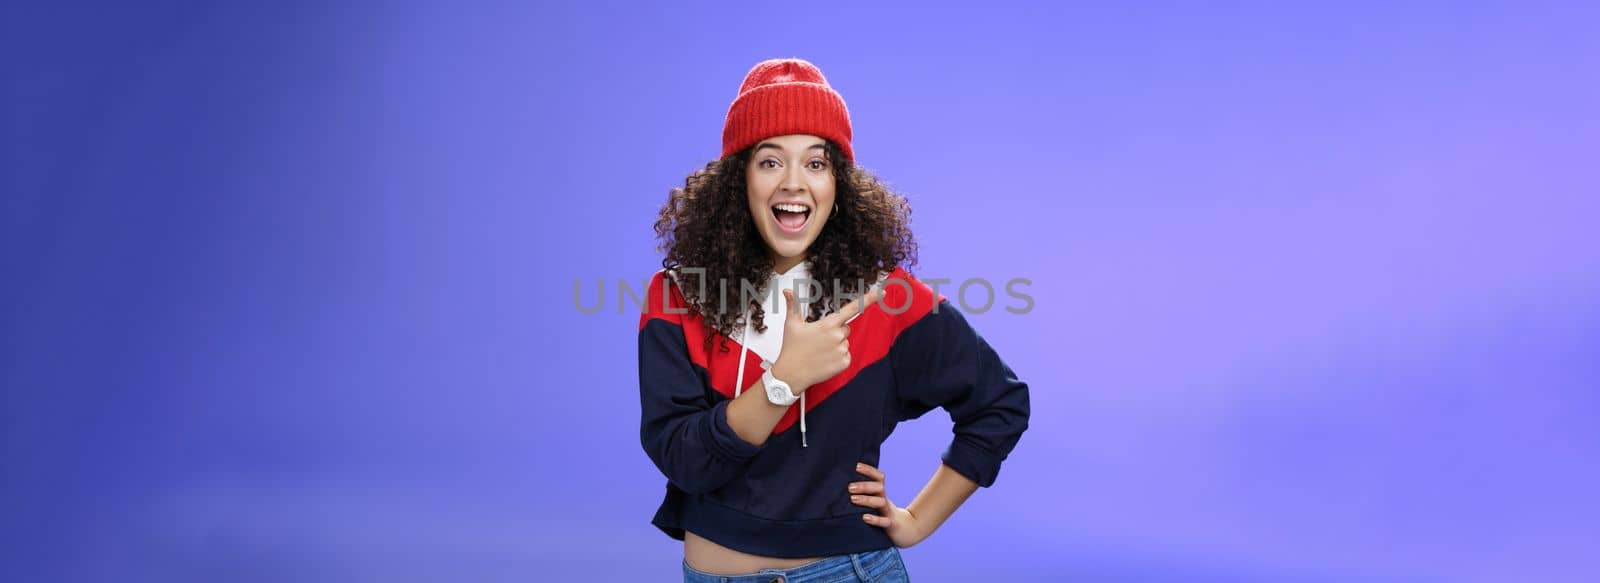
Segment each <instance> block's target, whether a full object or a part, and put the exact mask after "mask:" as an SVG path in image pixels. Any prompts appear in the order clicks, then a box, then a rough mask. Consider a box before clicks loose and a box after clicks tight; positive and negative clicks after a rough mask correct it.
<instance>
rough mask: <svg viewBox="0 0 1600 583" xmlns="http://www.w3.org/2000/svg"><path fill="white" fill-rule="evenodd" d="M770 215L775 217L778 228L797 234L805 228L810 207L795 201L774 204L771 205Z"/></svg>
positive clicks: (808, 219)
mask: <svg viewBox="0 0 1600 583" xmlns="http://www.w3.org/2000/svg"><path fill="white" fill-rule="evenodd" d="M772 216H773V218H775V219H777V221H778V228H779V229H781V230H782V231H783V232H785V233H788V234H791V235H797V234H799V233H800V232H801V231H804V230H805V228H806V223H807V222H808V221H810V220H811V207H808V206H806V205H803V204H795V203H783V204H775V205H772Z"/></svg>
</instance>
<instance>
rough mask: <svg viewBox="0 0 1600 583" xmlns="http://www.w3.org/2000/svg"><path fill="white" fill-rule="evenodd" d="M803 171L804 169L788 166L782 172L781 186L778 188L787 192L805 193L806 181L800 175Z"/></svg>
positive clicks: (792, 165)
mask: <svg viewBox="0 0 1600 583" xmlns="http://www.w3.org/2000/svg"><path fill="white" fill-rule="evenodd" d="M804 171H805V169H804V168H800V167H798V166H796V165H794V164H790V165H789V167H788V168H787V169H785V170H784V171H783V184H782V185H781V186H780V188H782V189H783V190H786V191H789V192H805V189H806V181H805V179H804V177H803V176H802V175H801V173H802V172H804Z"/></svg>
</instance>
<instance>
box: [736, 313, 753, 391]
mask: <svg viewBox="0 0 1600 583" xmlns="http://www.w3.org/2000/svg"><path fill="white" fill-rule="evenodd" d="M739 344H743V345H744V349H743V350H740V351H739V380H738V381H735V382H734V383H733V398H735V399H737V398H739V393H742V392H744V361H745V357H747V356H749V355H750V316H749V315H748V314H746V315H745V317H744V335H743V336H740V337H739Z"/></svg>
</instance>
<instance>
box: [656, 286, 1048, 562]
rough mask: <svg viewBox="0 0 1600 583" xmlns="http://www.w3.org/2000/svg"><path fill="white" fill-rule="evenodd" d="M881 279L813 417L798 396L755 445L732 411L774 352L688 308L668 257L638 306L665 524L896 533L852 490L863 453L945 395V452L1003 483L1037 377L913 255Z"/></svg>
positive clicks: (855, 543)
mask: <svg viewBox="0 0 1600 583" xmlns="http://www.w3.org/2000/svg"><path fill="white" fill-rule="evenodd" d="M881 288H882V289H883V290H884V297H883V299H882V300H880V301H879V302H878V304H876V305H874V306H872V307H870V308H868V309H867V310H866V311H865V312H863V313H862V314H861V315H860V316H859V317H857V318H856V319H855V320H854V321H852V322H851V323H850V324H849V326H850V328H851V330H850V355H851V360H850V366H849V367H847V368H846V369H845V370H844V371H843V372H840V373H839V374H838V375H835V376H834V377H833V378H831V379H828V380H826V381H823V382H821V383H818V384H816V385H813V386H812V387H811V388H809V389H808V390H807V391H806V400H805V402H804V406H805V407H806V415H805V417H804V419H803V420H801V416H800V414H799V413H800V412H799V408H800V407H801V406H802V405H801V403H800V402H796V403H795V404H794V405H791V406H790V407H789V411H788V412H786V413H785V414H784V416H783V418H782V419H781V420H780V421H778V424H777V426H776V427H774V428H773V430H772V435H771V437H769V438H768V439H767V441H766V442H765V443H764V444H762V445H760V446H757V445H754V444H751V443H749V442H747V441H744V440H743V439H742V438H740V437H739V436H738V434H736V433H734V431H733V428H732V427H731V426H729V425H728V403H729V401H730V400H731V399H733V398H734V396H735V394H736V393H737V392H738V390H737V389H736V388H735V387H739V388H748V387H749V386H750V385H751V384H753V383H755V382H756V381H757V380H759V379H760V377H761V374H762V373H763V372H764V371H765V369H764V368H763V364H764V363H763V359H762V358H761V356H760V355H758V354H756V353H755V352H753V351H745V350H741V348H742V346H741V345H740V344H739V343H738V342H737V341H736V340H735V339H732V338H728V337H726V336H724V335H722V334H721V333H719V332H717V331H715V329H713V328H711V327H709V326H708V325H707V324H706V322H705V321H704V319H703V318H702V317H701V316H700V315H699V314H698V313H697V312H695V311H693V310H690V309H688V308H687V302H686V301H685V300H684V297H683V295H682V293H681V290H679V288H678V286H677V283H676V278H675V277H673V276H672V275H670V274H669V273H668V272H667V270H662V271H659V272H657V273H656V274H655V276H654V277H653V278H652V279H651V281H650V286H649V289H648V291H647V296H648V297H647V299H646V301H645V303H646V309H645V311H644V313H642V314H641V315H640V318H639V401H640V413H641V419H640V426H639V439H640V442H641V443H642V444H643V446H644V451H645V453H646V454H647V455H648V456H649V458H650V461H652V462H654V463H655V465H656V468H658V469H660V470H661V473H662V474H663V475H664V476H666V478H667V484H666V493H665V496H664V498H663V500H662V502H661V506H660V507H659V508H658V509H657V510H656V514H655V517H654V518H653V519H652V520H651V523H652V524H654V525H655V526H656V527H658V528H660V529H661V531H662V532H664V533H666V534H667V535H668V536H670V537H672V538H674V539H678V540H682V539H683V538H684V532H685V531H692V532H694V533H695V534H697V535H699V536H701V537H704V538H706V539H709V540H711V541H713V542H715V543H717V544H720V545H722V546H725V547H728V548H730V549H734V550H737V551H742V552H746V553H751V554H756V555H762V556H769V557H784V558H800V557H823V556H830V555H838V554H846V553H858V552H865V551H870V550H877V549H883V548H888V547H890V546H893V544H894V543H893V542H892V541H890V540H889V537H888V535H887V534H886V533H885V531H884V530H883V529H882V528H879V527H876V526H873V525H870V524H867V523H866V522H865V521H863V520H862V519H861V515H862V514H866V513H873V512H876V510H875V509H873V508H869V507H866V506H857V505H855V504H852V503H851V502H850V493H849V492H848V491H847V490H846V487H847V486H848V485H849V483H850V482H857V481H863V480H866V479H867V478H866V477H865V476H862V475H860V474H857V473H856V471H855V464H856V463H857V462H861V463H866V464H869V465H872V466H877V465H878V455H879V448H880V447H881V445H882V444H883V442H884V440H885V439H887V438H888V437H889V434H890V433H892V432H893V431H894V429H895V426H896V425H897V424H899V423H900V422H901V421H906V420H910V419H915V418H918V417H920V416H922V415H923V414H924V413H927V412H928V411H930V410H933V409H934V408H942V409H944V410H945V411H946V412H947V413H948V414H949V415H950V419H951V421H952V422H953V424H954V429H953V435H952V438H951V441H950V444H949V446H948V447H947V448H945V450H944V452H943V453H942V454H941V455H940V458H939V459H940V461H942V463H943V464H944V465H947V466H950V468H951V469H953V470H955V471H956V472H959V473H960V474H961V475H963V476H966V477H967V478H969V479H971V480H972V481H973V482H976V483H977V484H978V485H979V486H983V487H988V486H991V485H993V484H994V482H995V479H996V477H998V475H999V473H1000V464H1001V462H1003V461H1004V460H1005V459H1006V456H1007V455H1009V454H1010V453H1011V451H1012V449H1013V448H1014V447H1016V444H1017V441H1018V440H1019V439H1020V438H1021V436H1022V433H1023V431H1025V430H1026V429H1027V427H1028V413H1029V404H1028V386H1027V384H1026V383H1024V382H1023V381H1021V380H1019V379H1018V378H1017V375H1016V374H1015V373H1013V372H1012V370H1011V368H1010V367H1009V366H1007V365H1006V364H1005V362H1003V361H1002V360H1001V358H1000V356H999V355H998V354H996V353H995V350H994V349H993V348H992V347H991V346H990V345H989V343H988V342H986V341H985V340H984V338H983V337H982V336H981V335H980V334H978V332H977V331H976V330H975V329H973V327H972V326H971V325H970V324H969V323H968V322H967V319H966V317H965V316H963V315H962V314H961V312H960V311H958V310H957V309H956V308H955V306H954V305H952V304H951V303H950V301H949V300H948V298H946V297H945V296H944V295H943V294H939V293H936V292H935V291H934V290H933V289H932V288H930V287H928V286H927V285H925V284H923V283H922V282H921V281H919V280H917V279H916V278H915V277H913V276H912V275H911V274H910V273H908V272H906V271H905V270H904V269H903V268H899V267H896V268H895V269H893V270H892V271H890V272H889V273H887V274H886V276H885V278H884V279H883V280H882V283H881ZM774 293H776V292H774ZM774 317H778V318H781V317H783V315H782V313H781V312H780V313H778V314H773V313H771V312H770V311H769V313H768V314H767V315H766V320H767V321H768V322H770V321H771V320H772V318H774ZM708 335H714V338H713V339H712V342H713V343H712V346H711V347H710V349H709V350H708V349H707V348H706V346H705V343H704V341H705V339H706V337H707V336H708ZM723 340H726V345H723V344H722V342H721V341H723ZM741 355H744V357H745V360H746V362H745V363H744V364H745V366H744V367H743V368H744V377H745V378H743V379H737V378H735V377H736V376H738V374H739V372H738V371H739V368H740V367H739V364H740V363H739V360H740V357H741ZM801 426H804V427H805V428H806V432H805V444H804V445H802V436H801V431H800V427H801ZM930 457H931V456H930Z"/></svg>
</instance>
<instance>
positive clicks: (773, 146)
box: [755, 142, 823, 152]
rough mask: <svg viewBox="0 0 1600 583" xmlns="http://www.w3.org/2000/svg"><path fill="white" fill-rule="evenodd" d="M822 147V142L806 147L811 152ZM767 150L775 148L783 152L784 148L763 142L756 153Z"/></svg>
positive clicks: (757, 147)
mask: <svg viewBox="0 0 1600 583" xmlns="http://www.w3.org/2000/svg"><path fill="white" fill-rule="evenodd" d="M822 147H823V143H822V142H817V143H815V144H811V145H810V146H808V147H806V149H807V150H810V149H814V148H822ZM767 148H775V149H777V150H778V151H779V152H782V151H783V146H779V145H777V144H774V143H772V142H763V143H762V144H761V145H759V146H756V149H755V151H757V152H760V151H762V150H765V149H767Z"/></svg>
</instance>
